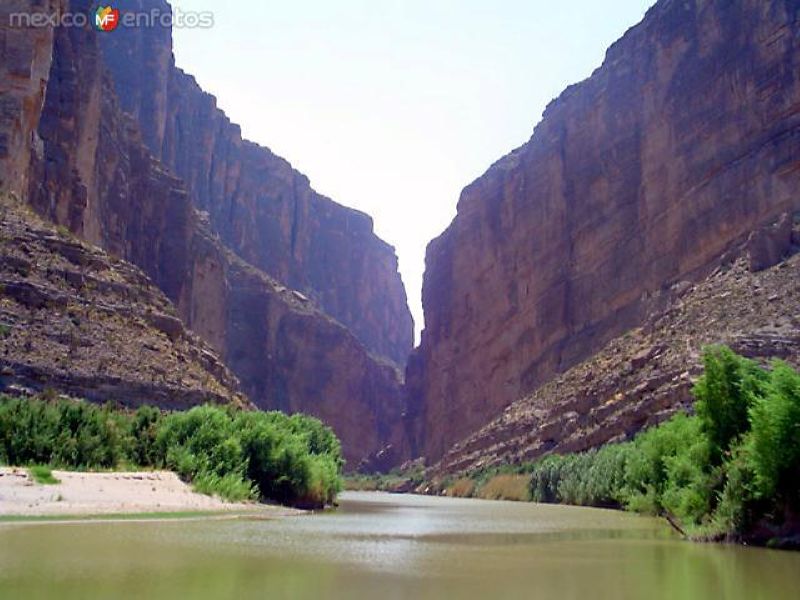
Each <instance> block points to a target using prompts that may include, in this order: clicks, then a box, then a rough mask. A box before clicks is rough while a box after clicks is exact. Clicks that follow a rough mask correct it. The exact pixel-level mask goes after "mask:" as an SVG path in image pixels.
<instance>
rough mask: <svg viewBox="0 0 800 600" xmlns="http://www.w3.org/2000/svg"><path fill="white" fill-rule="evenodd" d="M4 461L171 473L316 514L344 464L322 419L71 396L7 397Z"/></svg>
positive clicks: (2, 423) (233, 496)
mask: <svg viewBox="0 0 800 600" xmlns="http://www.w3.org/2000/svg"><path fill="white" fill-rule="evenodd" d="M0 463H5V464H9V465H16V466H25V465H29V466H39V465H47V466H49V467H53V468H63V469H78V470H95V469H117V468H120V467H125V468H127V467H138V468H158V469H161V468H166V469H170V470H173V471H175V472H176V473H177V474H178V475H179V476H180V477H181V478H182V479H184V480H186V481H188V482H190V483H191V484H192V485H193V487H194V488H195V490H197V491H198V492H201V493H206V494H217V495H219V496H221V497H223V498H225V499H226V500H230V501H242V500H257V499H261V500H272V501H276V502H280V503H282V504H289V505H293V506H299V507H305V508H312V507H321V506H324V505H327V504H330V503H332V502H333V501H334V499H335V497H336V494H337V493H338V492H339V490H340V488H341V482H340V478H341V471H342V468H343V465H344V461H343V459H342V454H341V446H340V443H339V440H338V439H337V438H336V436H335V435H334V433H333V431H332V430H331V429H330V428H328V427H326V426H325V425H323V424H322V422H320V421H319V420H318V419H315V418H312V417H307V416H305V415H292V416H288V415H285V414H283V413H280V412H255V411H254V412H245V411H240V410H236V409H232V408H227V409H226V408H220V407H217V406H211V405H206V406H200V407H195V408H192V409H191V410H188V411H183V412H172V413H163V412H161V411H160V410H158V409H157V408H154V407H152V406H142V407H140V408H139V409H138V410H136V411H135V412H130V411H125V410H119V409H115V408H113V407H111V406H110V405H105V406H98V405H94V404H89V403H87V402H82V401H76V400H66V399H47V398H38V399H19V398H10V397H0Z"/></svg>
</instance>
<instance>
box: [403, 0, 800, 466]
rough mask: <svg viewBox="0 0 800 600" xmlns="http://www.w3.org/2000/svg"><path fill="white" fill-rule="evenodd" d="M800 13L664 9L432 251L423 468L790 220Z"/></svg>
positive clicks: (796, 172) (426, 297)
mask: <svg viewBox="0 0 800 600" xmlns="http://www.w3.org/2000/svg"><path fill="white" fill-rule="evenodd" d="M799 13H800V3H798V2H797V0H780V1H775V2H762V1H761V0H742V1H740V2H724V1H722V0H688V1H678V0H662V1H660V2H658V3H657V4H656V5H655V6H654V7H653V8H652V9H651V10H650V11H649V12H648V13H647V15H646V17H645V19H644V20H643V21H642V22H641V23H640V24H639V25H637V26H636V27H634V28H632V29H631V30H629V31H628V33H627V34H626V35H625V36H624V37H623V38H622V39H620V40H619V41H618V42H616V43H615V44H614V45H612V46H611V48H610V49H609V50H608V52H607V55H606V58H605V61H604V63H603V65H602V66H601V67H600V68H599V69H597V70H596V71H595V72H594V73H593V74H592V76H591V77H590V78H588V79H587V80H585V81H583V82H581V83H579V84H576V85H573V86H571V87H569V88H567V90H565V91H564V92H563V93H562V94H561V96H560V97H559V98H558V99H557V100H555V101H554V102H552V103H551V104H550V105H549V106H548V107H547V109H546V111H545V113H544V117H543V119H542V122H541V123H540V124H539V125H538V126H537V127H536V129H535V131H534V134H533V137H532V138H531V140H530V141H529V142H528V143H527V144H525V145H524V146H522V147H521V148H518V149H517V150H515V151H514V152H512V153H511V154H510V155H508V156H506V157H505V158H503V159H501V160H500V161H498V162H497V163H496V164H495V165H493V166H492V167H491V168H490V169H489V170H488V171H487V172H486V174H485V175H483V176H482V177H481V178H479V179H478V180H477V181H475V182H474V183H472V184H471V185H469V186H468V187H467V188H466V189H465V190H464V192H463V194H462V196H461V199H460V201H459V204H458V214H457V216H456V218H455V220H454V221H453V223H452V224H451V225H450V226H449V227H448V228H447V230H446V231H445V232H444V233H443V234H442V235H441V236H440V237H439V238H437V239H435V240H433V241H432V242H431V244H430V245H429V247H428V251H427V258H426V268H427V269H426V274H425V281H424V288H423V304H424V308H425V320H426V329H425V331H424V333H423V336H422V342H421V347H420V349H419V350H418V351H417V352H416V353H415V355H414V356H412V359H411V360H410V363H409V368H408V374H407V380H408V385H409V388H410V395H411V399H412V402H411V404H412V405H411V408H410V414H411V415H412V418H413V420H414V424H415V432H416V433H415V437H416V440H417V441H416V443H417V445H418V450H419V452H421V453H422V454H424V455H425V456H427V457H428V458H430V459H437V458H439V457H441V456H442V454H443V452H445V451H446V450H447V449H448V448H449V447H450V446H452V445H453V444H454V443H455V442H457V441H459V440H460V439H462V438H464V437H465V436H466V435H468V434H469V433H471V432H473V431H474V430H476V429H477V428H479V427H480V426H482V425H483V424H484V423H486V422H487V421H488V420H489V419H490V418H492V417H494V416H496V415H497V414H498V413H499V412H500V411H501V410H502V409H503V408H504V407H506V406H508V405H509V404H510V403H511V402H512V401H514V400H515V399H517V398H519V397H520V396H522V395H523V394H526V393H528V392H531V391H532V390H534V389H536V388H537V387H539V386H540V385H542V384H543V383H544V382H546V381H548V380H549V379H551V378H552V377H553V376H554V375H555V374H557V373H560V372H563V371H565V370H566V369H568V368H569V367H570V366H572V365H575V364H576V363H578V362H579V361H581V360H583V359H585V358H587V357H589V356H591V355H592V354H594V353H595V352H597V351H598V350H599V349H600V348H601V347H602V346H603V345H604V344H605V343H606V342H608V341H609V340H610V339H612V338H614V337H616V336H617V335H619V334H621V333H622V332H624V331H626V330H628V329H630V328H631V327H633V326H636V325H637V324H639V323H640V322H641V321H642V319H643V318H644V315H645V313H646V309H647V305H648V299H649V298H650V297H651V296H653V295H654V294H656V293H657V292H658V291H659V290H661V289H664V288H666V287H668V286H670V285H671V284H672V283H674V282H677V281H679V280H684V279H689V280H693V279H697V278H699V277H701V276H702V275H704V274H706V273H707V272H708V271H709V270H710V269H711V268H712V267H713V265H715V264H717V263H718V261H719V260H720V258H721V257H722V256H723V255H724V254H725V253H726V251H728V249H729V248H731V247H732V245H733V244H734V243H738V242H739V241H741V240H742V239H743V238H746V237H747V236H748V234H749V233H750V232H752V231H754V230H756V229H758V228H759V226H761V225H763V224H765V223H768V222H772V221H774V220H775V219H776V218H778V217H779V216H780V215H781V214H782V213H784V212H791V211H793V210H796V209H797V208H798V207H800V192H799V190H800V17H799V16H798V15H799Z"/></svg>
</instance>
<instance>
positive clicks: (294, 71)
mask: <svg viewBox="0 0 800 600" xmlns="http://www.w3.org/2000/svg"><path fill="white" fill-rule="evenodd" d="M650 4H652V0H561V1H560V2H546V1H543V0H527V1H525V0H495V1H490V0H461V1H458V0H292V1H288V0H239V1H238V2H219V0H184V1H180V0H176V1H175V2H173V5H176V6H178V7H179V8H182V9H184V10H211V11H213V12H214V14H215V27H214V28H213V29H211V30H176V31H175V53H176V57H177V62H178V65H179V66H180V67H182V68H184V69H186V70H187V71H188V72H190V73H192V74H193V75H195V76H196V77H197V79H198V81H199V82H200V84H201V85H202V86H203V87H204V88H205V89H206V90H208V91H210V92H212V93H213V94H214V95H216V96H217V98H218V100H219V106H220V107H221V108H223V109H224V110H225V111H226V112H227V114H228V115H229V116H230V117H231V119H232V120H233V121H235V122H237V123H239V124H241V125H242V130H243V132H244V135H245V137H247V138H249V139H251V140H253V141H255V142H258V143H260V144H262V145H265V146H268V147H270V148H271V149H272V150H273V151H274V152H276V153H277V154H279V155H281V156H283V157H285V158H287V159H288V160H289V161H290V162H291V163H292V165H293V166H294V167H295V168H297V169H298V170H300V171H302V172H303V173H305V174H306V175H307V176H308V177H309V178H310V180H311V184H312V186H314V188H315V189H316V190H317V191H318V192H320V193H322V194H325V195H327V196H330V197H331V198H333V199H334V200H336V201H338V202H340V203H342V204H344V205H347V206H352V207H355V208H358V209H360V210H363V211H365V212H367V213H369V214H371V215H372V216H373V218H374V220H375V230H376V232H377V233H378V235H380V236H381V237H382V238H383V239H385V240H386V241H387V242H389V243H390V244H392V245H393V246H395V247H396V249H397V253H398V256H399V257H400V270H401V273H402V275H403V281H404V282H405V284H406V289H407V291H408V296H409V304H410V306H411V310H412V312H413V313H414V318H415V320H416V322H417V330H418V331H419V329H420V328H421V327H422V323H423V320H422V308H421V302H420V289H421V284H422V273H423V269H424V255H425V246H426V244H427V243H428V242H429V241H430V240H431V239H432V238H433V237H435V236H437V235H439V234H440V233H441V232H442V230H443V229H444V228H445V227H446V226H447V224H448V223H449V222H450V221H451V219H452V218H453V216H454V215H455V206H456V202H457V200H458V196H459V193H460V192H461V189H462V188H464V187H465V186H466V185H467V184H468V183H470V182H471V181H473V180H474V179H475V178H476V177H478V176H480V175H481V174H482V173H483V172H484V171H485V170H486V169H487V168H488V167H489V166H490V165H491V164H492V163H493V162H494V161H496V160H497V159H499V158H500V157H501V156H503V155H505V154H507V153H508V152H510V151H511V150H512V149H513V148H515V147H517V146H519V145H520V144H522V143H524V142H525V141H527V140H528V139H529V137H530V135H531V132H532V131H533V127H534V125H535V124H536V123H537V122H538V121H539V120H540V118H541V114H542V110H543V109H544V107H545V105H546V104H547V103H548V102H549V101H550V100H551V99H553V98H554V97H555V96H557V95H558V94H559V93H560V92H561V90H563V89H564V88H565V87H566V86H567V85H569V84H570V83H574V82H576V81H580V80H581V79H584V78H586V77H588V76H589V75H590V74H591V72H592V71H593V70H594V69H595V68H596V67H598V66H599V65H600V63H601V62H602V60H603V56H604V54H605V49H606V48H607V47H608V45H609V44H611V43H612V42H613V41H615V40H616V39H618V38H619V37H620V36H621V35H622V34H623V33H624V32H625V30H626V29H628V28H629V27H631V26H633V25H634V24H636V23H637V22H639V21H640V20H641V18H642V16H643V15H644V13H645V11H646V9H647V8H648V6H649V5H650ZM417 339H419V335H417Z"/></svg>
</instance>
